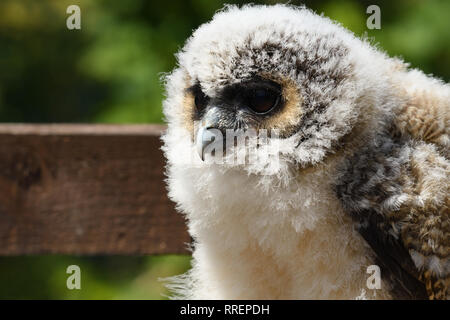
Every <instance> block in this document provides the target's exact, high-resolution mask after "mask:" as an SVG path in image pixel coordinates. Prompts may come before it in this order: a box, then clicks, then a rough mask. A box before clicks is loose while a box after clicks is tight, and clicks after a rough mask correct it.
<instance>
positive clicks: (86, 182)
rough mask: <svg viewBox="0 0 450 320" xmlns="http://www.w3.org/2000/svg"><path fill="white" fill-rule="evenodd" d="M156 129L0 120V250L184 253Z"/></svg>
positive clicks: (182, 225) (185, 238)
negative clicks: (165, 180)
mask: <svg viewBox="0 0 450 320" xmlns="http://www.w3.org/2000/svg"><path fill="white" fill-rule="evenodd" d="M163 130H164V127H163V126H160V125H66V124H64V125H59V124H57V125H28V124H0V255H23V254H53V253H58V254H77V255H97V254H107V255H113V254H125V255H130V254H139V255H141V254H163V253H187V250H186V248H187V243H188V242H189V240H190V238H189V236H188V234H187V232H186V228H185V223H184V219H183V217H182V216H181V215H180V214H178V213H176V212H175V209H174V204H173V203H172V202H170V201H169V200H168V198H167V190H166V187H165V183H164V163H165V160H164V157H163V154H162V152H161V150H160V147H161V141H160V134H161V132H162V131H163Z"/></svg>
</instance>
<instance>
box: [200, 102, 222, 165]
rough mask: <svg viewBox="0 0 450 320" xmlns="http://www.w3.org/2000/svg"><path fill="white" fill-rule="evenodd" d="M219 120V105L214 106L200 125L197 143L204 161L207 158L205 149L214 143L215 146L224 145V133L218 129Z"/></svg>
mask: <svg viewBox="0 0 450 320" xmlns="http://www.w3.org/2000/svg"><path fill="white" fill-rule="evenodd" d="M219 122H220V116H219V110H218V108H217V107H212V108H211V109H209V110H208V111H207V113H206V114H205V115H204V117H203V119H202V121H201V122H200V124H199V126H198V130H197V135H196V137H195V145H196V149H197V152H198V154H199V156H200V158H201V159H202V161H204V160H205V150H206V148H207V147H208V146H209V145H211V144H214V147H215V148H218V147H220V148H222V146H223V134H222V131H221V130H220V129H218V127H219Z"/></svg>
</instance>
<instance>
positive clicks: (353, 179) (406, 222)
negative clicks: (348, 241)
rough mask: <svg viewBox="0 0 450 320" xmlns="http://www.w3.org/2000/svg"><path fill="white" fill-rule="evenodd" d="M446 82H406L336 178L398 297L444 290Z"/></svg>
mask: <svg viewBox="0 0 450 320" xmlns="http://www.w3.org/2000/svg"><path fill="white" fill-rule="evenodd" d="M416 78H417V77H416ZM419 78H420V77H419ZM420 79H421V80H424V79H426V78H424V77H422V78H420ZM408 81H410V80H408ZM408 81H407V82H406V84H408ZM448 88H449V87H448V86H447V85H443V84H442V83H439V82H437V81H434V80H432V82H431V85H430V86H429V87H428V88H427V89H423V90H422V89H420V90H419V89H411V88H410V87H408V88H406V89H405V90H404V93H405V95H407V96H405V97H406V99H405V101H406V103H405V105H404V107H402V108H399V111H398V114H397V115H396V118H395V120H394V123H393V125H392V128H391V129H392V130H391V131H390V132H389V133H380V135H379V136H378V137H377V138H376V139H375V140H374V141H372V143H371V144H368V145H367V146H365V147H364V148H362V149H361V150H358V151H357V152H356V153H355V154H354V156H353V157H352V158H350V159H348V160H347V162H346V164H345V165H344V167H343V173H342V178H341V180H340V181H339V183H338V184H337V185H336V191H337V194H338V196H339V198H340V199H341V201H342V203H343V206H344V207H345V208H346V209H347V211H348V212H349V213H350V214H351V216H352V217H353V218H354V220H355V221H356V222H357V223H358V229H359V232H360V233H361V235H362V236H363V237H364V238H365V239H366V241H367V242H368V243H369V245H370V246H371V247H372V248H373V250H374V252H375V254H376V256H377V260H378V263H380V266H381V267H382V275H383V273H384V277H385V279H386V280H387V282H388V283H390V285H391V292H392V294H393V296H394V297H397V298H403V299H405V298H413V299H417V298H419V299H420V298H430V299H448V298H449V282H450V260H449V257H450V212H449V202H450V200H449V194H450V175H449V172H450V161H449V149H448V147H449V109H450V106H449V103H450V100H448V97H450V94H448V92H447V91H448ZM440 89H441V91H442V92H439V90H440Z"/></svg>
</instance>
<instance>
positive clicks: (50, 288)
mask: <svg viewBox="0 0 450 320" xmlns="http://www.w3.org/2000/svg"><path fill="white" fill-rule="evenodd" d="M253 2H254V3H268V4H270V3H275V2H277V1H253ZM228 3H238V4H241V3H242V1H228ZM300 3H304V4H306V5H307V6H308V7H310V8H312V9H314V10H315V11H316V12H318V13H321V12H323V13H324V14H325V15H326V16H329V17H331V18H333V19H335V20H337V21H339V22H341V23H342V24H343V25H344V26H345V27H347V28H349V29H350V30H352V31H353V32H355V33H356V34H358V35H367V36H369V37H371V38H373V42H374V43H379V47H380V48H383V50H385V51H387V52H388V53H389V54H390V55H397V56H401V57H403V58H404V59H405V60H406V61H408V62H410V63H411V66H412V67H418V68H420V69H422V70H424V71H425V72H426V73H432V74H434V75H436V76H438V77H441V78H442V79H444V80H445V81H448V80H449V79H450V19H449V15H450V1H448V0H428V1H427V0H396V1H372V0H361V1H356V0H344V1H336V0H310V1H291V4H300ZM71 4H77V5H79V6H80V8H81V25H82V29H81V30H73V31H70V30H68V29H67V28H66V19H67V17H68V14H66V8H67V7H68V6H69V5H71ZM371 4H377V5H378V6H379V7H380V8H381V30H367V28H366V19H367V17H368V15H367V14H366V8H367V7H368V6H369V5H371ZM222 7H223V2H222V1H218V0H179V1H144V0H127V1H119V0H2V1H1V2H0V122H89V123H96V122H108V123H149V122H161V121H162V112H161V101H162V99H163V88H162V85H161V83H160V80H159V79H160V76H161V74H162V73H164V72H169V71H170V70H171V69H172V68H173V67H174V66H175V63H176V60H175V58H174V53H175V52H176V51H177V50H178V49H179V48H180V47H181V46H182V45H183V43H184V41H185V39H186V38H187V37H188V36H189V35H190V34H191V32H192V30H193V29H195V28H196V27H198V26H199V25H200V24H201V23H203V22H206V21H208V20H209V19H210V18H211V16H212V15H213V14H214V12H215V11H217V10H219V9H220V8H222ZM70 264H77V265H79V266H80V267H81V270H82V290H79V291H78V290H73V291H70V290H67V288H66V286H65V284H66V278H67V276H68V275H67V274H66V273H65V270H66V268H67V266H68V265H70ZM188 267H189V257H182V256H178V257H177V256H161V257H68V256H42V257H3V258H0V298H12V299H15V298H25V299H31V298H43V299H51V298H61V299H95V298H103V299H120V298H125V299H128V298H131V299H140V298H144V299H159V298H161V297H162V296H161V293H164V290H163V288H162V286H161V284H160V283H159V282H158V281H157V278H158V277H164V276H169V275H174V274H179V273H182V272H184V271H185V270H186V269H187V268H188Z"/></svg>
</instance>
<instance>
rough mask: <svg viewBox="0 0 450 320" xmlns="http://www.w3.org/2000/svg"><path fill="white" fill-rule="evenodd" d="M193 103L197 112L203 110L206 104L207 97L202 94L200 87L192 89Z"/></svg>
mask: <svg viewBox="0 0 450 320" xmlns="http://www.w3.org/2000/svg"><path fill="white" fill-rule="evenodd" d="M194 102H195V107H196V108H197V110H203V109H204V108H205V107H206V104H207V103H208V97H207V96H206V95H205V94H204V93H203V91H202V89H201V88H200V86H196V88H194Z"/></svg>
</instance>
